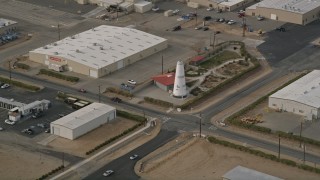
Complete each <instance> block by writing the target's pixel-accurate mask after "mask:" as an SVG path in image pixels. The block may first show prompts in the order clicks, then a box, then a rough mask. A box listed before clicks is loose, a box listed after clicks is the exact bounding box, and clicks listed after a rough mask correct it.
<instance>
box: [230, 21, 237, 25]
mask: <svg viewBox="0 0 320 180" xmlns="http://www.w3.org/2000/svg"><path fill="white" fill-rule="evenodd" d="M235 23H236V22H235V21H234V20H230V21H228V24H229V25H231V24H235Z"/></svg>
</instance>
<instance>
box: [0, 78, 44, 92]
mask: <svg viewBox="0 0 320 180" xmlns="http://www.w3.org/2000/svg"><path fill="white" fill-rule="evenodd" d="M0 81H1V82H4V83H8V84H11V85H14V86H17V87H21V88H25V89H28V90H31V91H39V90H40V88H39V87H37V86H33V85H29V84H25V83H22V82H20V81H15V80H11V81H10V79H8V78H3V77H0Z"/></svg>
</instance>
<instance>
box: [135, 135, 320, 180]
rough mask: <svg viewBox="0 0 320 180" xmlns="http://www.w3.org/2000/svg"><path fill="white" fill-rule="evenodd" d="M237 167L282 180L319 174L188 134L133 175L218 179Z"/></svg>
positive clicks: (148, 159)
mask: <svg viewBox="0 0 320 180" xmlns="http://www.w3.org/2000/svg"><path fill="white" fill-rule="evenodd" d="M181 142H185V143H182V144H183V145H181ZM141 162H143V168H141ZM238 165H241V166H244V167H247V168H250V169H254V170H256V171H260V172H263V173H266V174H269V175H272V176H276V177H279V178H282V179H310V180H313V179H314V180H316V179H319V178H320V175H319V174H315V173H311V172H307V171H304V170H301V169H298V168H294V167H290V166H287V165H283V164H280V163H277V162H273V161H271V160H267V159H263V158H260V157H257V156H254V155H251V154H248V153H244V152H241V151H238V150H235V149H231V148H228V147H224V146H221V145H216V144H212V143H210V142H208V141H207V140H205V139H199V138H198V137H193V136H192V135H190V134H182V135H181V136H179V137H178V138H177V139H174V140H173V141H171V142H169V143H168V144H166V145H165V146H163V147H161V148H159V149H158V150H157V151H155V152H153V153H151V154H149V155H148V156H146V157H144V158H143V159H141V160H140V161H139V162H138V163H137V164H136V167H135V171H136V173H137V174H138V175H139V176H141V178H142V179H167V180H170V179H184V180H189V179H190V180H191V179H221V177H222V176H223V175H224V174H225V173H227V172H228V171H229V170H231V169H233V168H234V167H236V166H238ZM141 170H142V171H143V172H139V171H141Z"/></svg>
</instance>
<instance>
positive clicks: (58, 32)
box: [58, 23, 61, 41]
mask: <svg viewBox="0 0 320 180" xmlns="http://www.w3.org/2000/svg"><path fill="white" fill-rule="evenodd" d="M58 36H59V41H60V39H61V36H60V23H58Z"/></svg>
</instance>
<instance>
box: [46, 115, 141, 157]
mask: <svg viewBox="0 0 320 180" xmlns="http://www.w3.org/2000/svg"><path fill="white" fill-rule="evenodd" d="M135 124H137V122H135V121H131V120H127V119H124V118H120V117H117V120H116V121H113V122H111V123H109V124H105V125H102V126H101V127H99V128H97V129H95V130H94V131H92V132H89V133H88V134H86V135H84V136H82V137H80V138H78V139H76V140H73V141H71V140H68V139H65V138H61V137H58V138H56V139H55V140H53V141H52V142H50V143H49V144H48V146H49V147H52V148H54V149H55V150H59V151H62V152H66V153H69V154H73V155H76V156H80V157H85V153H86V152H87V151H89V150H90V149H92V148H94V147H96V146H97V145H99V144H101V143H102V142H104V141H105V140H107V139H109V138H111V137H114V136H116V135H118V134H120V133H122V132H123V131H124V130H126V129H129V128H130V127H132V126H134V125H135Z"/></svg>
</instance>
